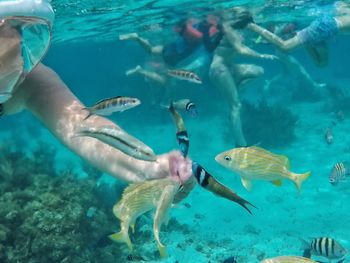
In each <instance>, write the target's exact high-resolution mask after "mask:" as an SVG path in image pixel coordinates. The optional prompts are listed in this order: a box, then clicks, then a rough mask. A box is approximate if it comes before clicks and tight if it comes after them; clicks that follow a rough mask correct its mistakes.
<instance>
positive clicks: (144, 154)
mask: <svg viewBox="0 0 350 263" xmlns="http://www.w3.org/2000/svg"><path fill="white" fill-rule="evenodd" d="M80 136H88V137H92V138H95V139H98V140H100V141H102V142H104V143H106V144H108V145H110V146H112V147H114V148H116V149H118V150H120V151H122V152H123V153H125V154H127V155H129V156H132V157H134V158H136V159H139V160H143V161H155V160H156V159H157V156H156V155H155V154H154V152H153V150H152V149H151V148H150V147H148V146H147V145H146V144H144V143H143V142H141V141H139V140H137V139H136V138H135V137H132V136H130V135H129V134H127V133H126V132H125V131H123V130H121V129H117V128H116V127H115V126H102V127H99V128H83V129H81V130H80V131H79V132H77V133H76V134H75V135H74V136H73V137H80Z"/></svg>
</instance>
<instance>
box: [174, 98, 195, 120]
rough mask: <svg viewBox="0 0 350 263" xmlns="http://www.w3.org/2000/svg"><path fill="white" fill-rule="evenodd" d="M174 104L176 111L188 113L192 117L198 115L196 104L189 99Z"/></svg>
mask: <svg viewBox="0 0 350 263" xmlns="http://www.w3.org/2000/svg"><path fill="white" fill-rule="evenodd" d="M172 104H173V106H174V108H175V109H177V110H183V111H186V112H187V113H188V114H189V115H190V116H191V117H196V116H197V115H198V112H197V107H196V104H194V103H193V102H192V101H191V100H189V99H181V100H177V101H173V102H172Z"/></svg>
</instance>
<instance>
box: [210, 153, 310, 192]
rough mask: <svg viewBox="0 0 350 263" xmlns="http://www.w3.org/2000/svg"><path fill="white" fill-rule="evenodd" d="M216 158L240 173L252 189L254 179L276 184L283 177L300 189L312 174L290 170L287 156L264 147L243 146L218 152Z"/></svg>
mask: <svg viewBox="0 0 350 263" xmlns="http://www.w3.org/2000/svg"><path fill="white" fill-rule="evenodd" d="M215 160H216V161H217V162H218V163H219V164H221V165H222V166H224V167H226V168H228V169H230V170H232V171H234V172H236V173H238V174H239V175H240V176H241V180H242V184H243V186H244V187H245V188H246V189H247V190H248V191H250V190H251V188H252V180H264V181H270V182H272V183H273V184H274V185H276V186H280V185H281V184H282V179H289V180H291V181H293V182H294V184H295V186H296V188H297V189H298V191H300V190H301V184H302V183H303V182H304V181H305V180H306V179H307V178H308V177H309V176H310V174H311V173H310V172H307V173H304V174H296V173H293V172H291V171H289V167H290V163H289V160H288V158H287V157H286V156H284V155H278V154H273V153H271V152H269V151H267V150H265V149H263V148H260V147H256V146H252V147H241V148H235V149H232V150H229V151H226V152H223V153H220V154H218V155H217V156H216V157H215Z"/></svg>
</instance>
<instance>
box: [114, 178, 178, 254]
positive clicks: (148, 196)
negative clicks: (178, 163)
mask: <svg viewBox="0 0 350 263" xmlns="http://www.w3.org/2000/svg"><path fill="white" fill-rule="evenodd" d="M179 189H180V183H179V182H177V181H175V180H173V179H172V178H169V177H168V178H164V179H157V180H151V181H145V182H141V183H133V184H131V185H130V186H128V187H127V188H126V189H125V190H124V192H123V196H122V199H121V200H120V201H119V202H118V203H117V204H115V205H114V207H113V213H114V215H115V216H116V217H117V218H118V219H119V220H120V222H121V223H120V224H121V230H120V232H118V233H115V234H112V235H110V236H109V238H110V239H112V240H113V241H116V242H123V243H126V244H127V245H128V248H129V250H130V251H132V243H131V241H130V238H129V232H128V231H129V227H131V228H132V230H133V231H134V225H135V221H136V219H137V218H138V217H139V216H141V215H142V214H144V213H146V212H148V211H151V210H155V215H154V221H153V233H154V238H155V240H156V242H157V245H158V250H159V253H160V256H161V257H162V258H164V257H166V249H165V246H164V245H163V244H162V243H161V242H160V239H159V231H160V228H161V225H162V223H163V222H164V221H165V220H166V219H167V216H168V212H169V208H170V207H171V204H172V203H173V201H174V198H175V196H176V194H177V193H178V191H179Z"/></svg>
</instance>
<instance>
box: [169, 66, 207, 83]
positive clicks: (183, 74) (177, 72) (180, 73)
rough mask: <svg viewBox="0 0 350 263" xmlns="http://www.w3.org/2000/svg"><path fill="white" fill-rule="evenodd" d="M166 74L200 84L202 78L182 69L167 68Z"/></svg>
mask: <svg viewBox="0 0 350 263" xmlns="http://www.w3.org/2000/svg"><path fill="white" fill-rule="evenodd" d="M168 75H169V76H171V77H174V78H176V79H180V80H186V81H189V82H193V83H197V84H202V80H201V79H200V78H199V77H198V76H197V75H196V74H195V73H194V72H192V71H187V70H182V69H169V70H168Z"/></svg>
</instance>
